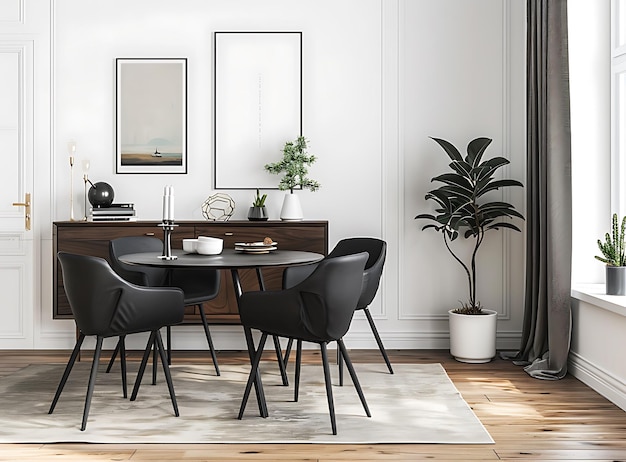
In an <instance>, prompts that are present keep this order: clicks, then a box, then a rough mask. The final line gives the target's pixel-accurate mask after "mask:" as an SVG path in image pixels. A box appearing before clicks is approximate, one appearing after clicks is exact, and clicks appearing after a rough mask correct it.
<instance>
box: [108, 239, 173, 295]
mask: <svg viewBox="0 0 626 462" xmlns="http://www.w3.org/2000/svg"><path fill="white" fill-rule="evenodd" d="M140 252H154V253H155V254H157V255H161V254H162V252H163V242H162V241H161V240H160V239H158V238H156V237H149V236H128V237H120V238H117V239H113V240H111V241H109V256H110V257H111V266H112V267H113V269H114V270H115V272H116V273H117V274H119V275H120V276H121V277H123V278H124V279H125V280H127V281H128V282H132V283H133V284H137V285H140V286H148V287H160V286H165V285H167V274H168V273H167V269H165V268H152V267H147V266H135V265H128V264H126V263H123V262H121V261H120V260H119V257H121V256H122V255H126V254H129V253H140Z"/></svg>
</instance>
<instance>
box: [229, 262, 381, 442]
mask: <svg viewBox="0 0 626 462" xmlns="http://www.w3.org/2000/svg"><path fill="white" fill-rule="evenodd" d="M367 258H368V256H367V254H366V253H360V254H356V255H347V256H342V257H337V258H328V259H325V260H323V261H322V262H321V263H319V264H318V265H316V267H315V269H314V270H313V272H312V273H311V274H310V275H309V276H308V277H306V279H304V280H303V281H301V282H300V283H298V284H296V285H295V286H293V287H291V288H289V289H285V290H279V291H265V292H263V291H260V292H245V293H244V294H243V295H242V296H241V298H240V304H239V314H240V317H241V323H242V324H243V326H244V327H246V328H250V329H258V330H260V331H261V340H260V344H259V347H258V350H257V351H256V353H255V355H254V359H253V362H252V369H251V371H250V376H249V378H248V383H247V384H246V389H245V392H244V396H243V400H242V403H241V408H240V411H239V416H238V418H239V419H241V418H242V417H243V413H244V410H245V406H246V404H247V401H248V398H249V396H250V390H251V387H252V383H253V382H254V380H255V378H256V377H257V374H258V373H259V363H260V360H261V356H262V353H263V347H264V345H265V341H266V340H267V336H268V335H276V336H279V337H286V338H292V339H296V340H297V341H298V350H297V351H298V354H297V355H296V380H295V382H296V387H298V386H299V376H300V366H301V353H300V352H301V351H302V348H301V344H302V342H303V341H305V342H313V343H317V344H319V345H320V349H321V353H322V363H323V366H324V379H325V383H326V394H327V397H328V409H329V412H330V420H331V426H332V431H333V435H336V434H337V426H336V422H335V410H334V403H333V394H332V386H331V377H330V369H329V364H328V355H327V349H326V345H327V344H328V343H329V342H333V341H336V342H337V344H338V345H339V348H340V350H341V353H342V355H343V357H344V359H345V361H346V365H347V367H348V371H349V372H350V376H351V377H352V382H353V383H354V386H355V388H356V390H357V393H358V395H359V398H360V399H361V403H362V405H363V409H365V413H366V414H367V416H368V417H370V416H371V414H370V411H369V409H368V407H367V403H366V402H365V396H364V395H363V391H362V390H361V386H360V384H359V380H358V378H357V375H356V372H355V371H354V368H353V367H352V362H351V361H350V358H349V356H348V351H347V350H346V348H345V346H344V343H343V341H342V337H343V336H344V335H345V333H346V332H347V331H348V328H349V327H350V322H351V321H352V316H353V315H354V310H355V308H356V306H357V301H358V299H359V296H360V294H361V285H362V281H363V268H364V267H365V263H366V261H367ZM259 395H260V396H261V398H260V399H264V398H263V393H260V394H259ZM295 400H296V401H297V388H296V392H295ZM263 405H265V403H263Z"/></svg>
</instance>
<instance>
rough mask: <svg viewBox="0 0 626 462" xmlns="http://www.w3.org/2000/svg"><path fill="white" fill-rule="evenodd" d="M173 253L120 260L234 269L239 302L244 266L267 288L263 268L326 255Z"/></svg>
mask: <svg viewBox="0 0 626 462" xmlns="http://www.w3.org/2000/svg"><path fill="white" fill-rule="evenodd" d="M171 255H172V256H173V257H175V258H173V259H164V258H162V256H161V255H159V254H158V253H155V252H141V253H132V254H126V255H122V256H120V257H119V260H120V261H122V262H123V263H127V264H129V265H138V266H152V267H159V268H172V269H174V268H187V269H190V268H203V269H207V268H211V269H224V270H230V272H231V275H232V279H233V285H234V287H235V297H236V299H237V303H239V297H241V294H242V293H243V289H242V286H241V279H240V277H239V270H240V269H246V268H252V269H255V270H256V274H257V279H258V282H259V289H260V290H265V283H264V282H263V274H262V269H263V268H267V267H281V266H284V267H286V266H297V265H306V264H310V263H315V262H318V261H320V260H322V259H323V258H324V255H322V254H320V253H314V252H303V251H299V250H281V249H276V250H272V251H269V252H267V253H248V252H242V251H237V250H234V249H224V250H223V251H222V252H221V253H220V254H218V255H200V254H197V253H188V252H185V251H183V250H180V249H172V251H171ZM244 334H245V337H246V344H247V346H248V353H249V356H250V361H252V359H253V358H254V354H255V352H256V348H255V346H254V339H253V337H252V332H251V330H250V329H249V328H244ZM275 342H276V343H277V342H278V340H277V339H275ZM277 348H278V346H277ZM277 352H278V349H277ZM278 362H279V367H280V370H281V375H282V376H283V383H286V380H287V375H286V371H285V365H284V362H283V361H282V360H281V361H278ZM254 383H255V391H256V396H257V402H258V404H259V413H260V415H261V416H262V417H267V416H268V412H267V406H266V405H265V397H264V396H263V386H262V384H261V376H260V374H257V377H256V379H255V382H254Z"/></svg>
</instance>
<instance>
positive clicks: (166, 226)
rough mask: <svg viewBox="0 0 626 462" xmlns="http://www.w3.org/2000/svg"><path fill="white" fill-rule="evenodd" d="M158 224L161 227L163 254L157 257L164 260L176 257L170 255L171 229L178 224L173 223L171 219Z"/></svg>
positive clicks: (175, 257)
mask: <svg viewBox="0 0 626 462" xmlns="http://www.w3.org/2000/svg"><path fill="white" fill-rule="evenodd" d="M158 226H160V227H161V228H163V255H161V256H159V258H160V259H161V260H166V261H169V260H176V259H177V258H178V257H177V256H176V255H172V231H174V228H176V227H177V226H178V225H175V224H174V222H173V221H171V222H170V221H164V222H163V223H161V224H159V225H158Z"/></svg>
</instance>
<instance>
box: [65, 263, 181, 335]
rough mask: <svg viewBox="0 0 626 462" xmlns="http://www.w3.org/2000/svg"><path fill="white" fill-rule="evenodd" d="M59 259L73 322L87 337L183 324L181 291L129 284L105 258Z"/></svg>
mask: <svg viewBox="0 0 626 462" xmlns="http://www.w3.org/2000/svg"><path fill="white" fill-rule="evenodd" d="M58 258H59V262H60V263H61V270H62V273H63V285H64V288H65V293H66V295H67V298H68V301H69V303H70V308H71V309H72V314H73V315H74V320H75V322H76V325H77V327H78V329H79V330H80V331H81V332H82V333H84V334H85V335H101V336H103V337H111V336H115V335H121V334H127V333H133V332H142V331H145V330H151V327H162V326H165V325H169V324H176V323H178V322H180V321H182V318H183V316H184V306H183V293H182V291H181V290H180V289H174V288H153V289H149V288H145V287H140V286H136V285H133V284H130V283H128V282H127V281H125V280H124V279H122V278H121V277H120V276H119V275H117V274H116V273H115V271H113V269H112V268H111V266H110V265H109V263H108V262H107V261H106V260H104V259H103V258H99V257H92V256H87V255H75V254H70V253H66V252H59V254H58Z"/></svg>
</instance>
